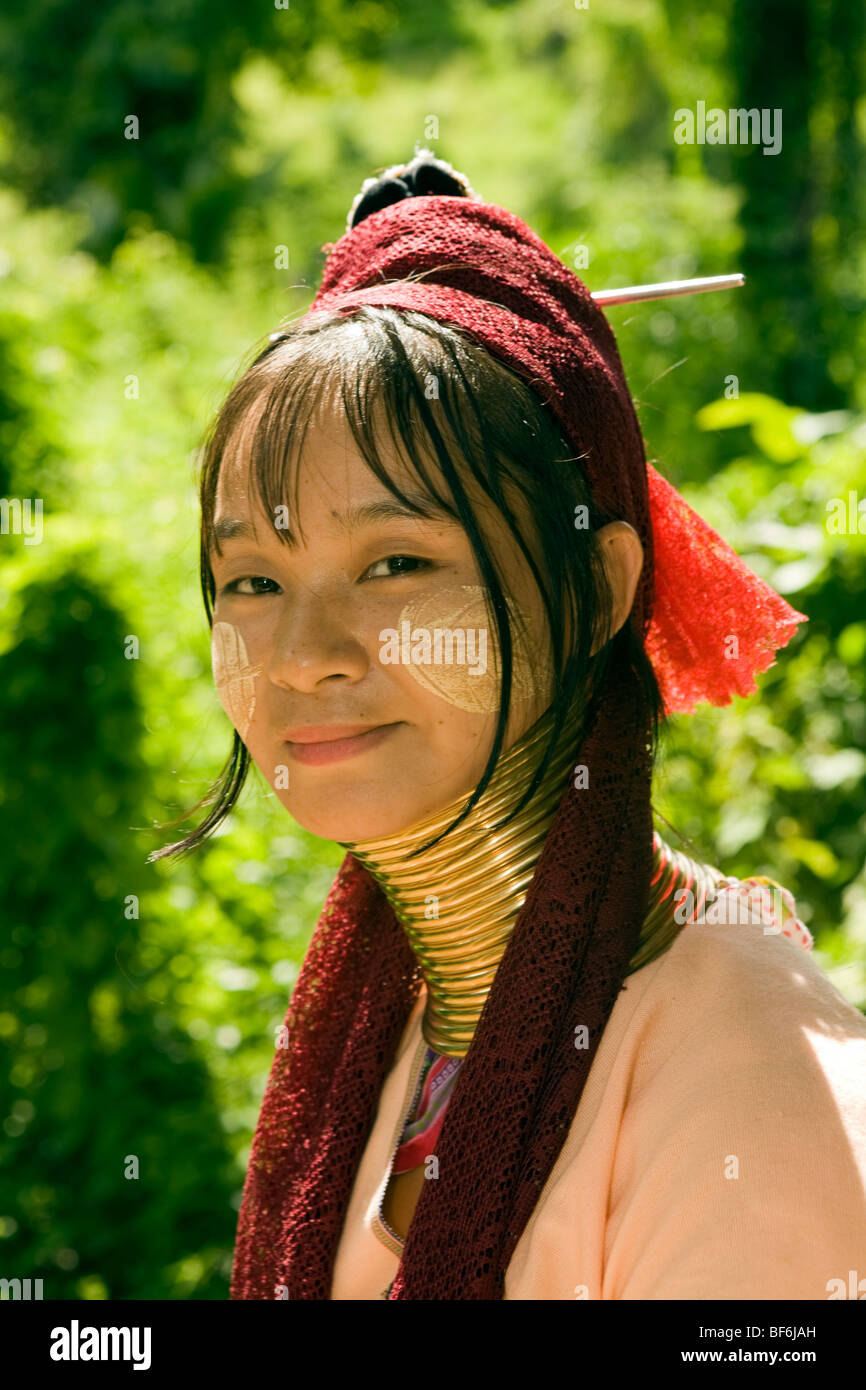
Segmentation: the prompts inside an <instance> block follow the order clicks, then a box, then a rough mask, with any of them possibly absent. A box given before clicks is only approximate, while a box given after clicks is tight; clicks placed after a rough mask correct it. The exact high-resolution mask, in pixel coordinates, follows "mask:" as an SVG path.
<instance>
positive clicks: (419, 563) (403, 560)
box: [367, 555, 431, 579]
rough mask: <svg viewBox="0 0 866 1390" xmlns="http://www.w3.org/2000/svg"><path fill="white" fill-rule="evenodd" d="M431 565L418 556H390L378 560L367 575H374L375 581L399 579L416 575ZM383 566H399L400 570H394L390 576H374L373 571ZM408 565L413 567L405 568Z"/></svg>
mask: <svg viewBox="0 0 866 1390" xmlns="http://www.w3.org/2000/svg"><path fill="white" fill-rule="evenodd" d="M430 564H431V562H430V561H429V560H419V559H418V557H417V556H416V555H389V556H388V557H387V558H386V559H384V560H377V561H376V563H375V564H374V565H371V566H370V568H369V569H368V570H367V574H368V575H372V576H373V578H374V579H399V578H400V576H401V575H404V574H415V573H416V571H417V570H418V569H429V568H430ZM381 565H397V566H399V568H398V569H396V570H394V569H392V570H391V572H390V573H388V574H373V571H374V570H377V569H379V567H380V566H381ZM406 565H408V566H411V568H409V569H405V568H404V566H406Z"/></svg>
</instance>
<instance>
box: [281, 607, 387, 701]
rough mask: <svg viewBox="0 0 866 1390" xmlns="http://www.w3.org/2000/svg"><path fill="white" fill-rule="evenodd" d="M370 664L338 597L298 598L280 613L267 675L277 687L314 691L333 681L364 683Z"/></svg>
mask: <svg viewBox="0 0 866 1390" xmlns="http://www.w3.org/2000/svg"><path fill="white" fill-rule="evenodd" d="M369 668H370V660H369V657H368V655H367V652H366V650H365V647H364V644H363V642H362V641H361V640H360V639H359V637H358V636H357V634H356V633H354V632H353V631H352V629H351V627H350V625H349V624H348V623H347V622H346V614H345V604H341V603H340V601H339V600H338V599H337V598H336V597H335V596H334V595H331V596H330V597H328V596H325V595H320V596H314V595H311V594H309V593H305V594H303V595H294V596H293V597H292V599H291V601H290V602H287V603H286V605H285V609H284V611H283V613H282V614H281V617H280V621H279V623H278V625H277V630H276V634H275V641H274V648H273V652H272V655H271V660H270V662H269V664H268V675H269V677H270V679H271V680H272V681H273V682H274V683H275V684H276V685H282V686H287V687H290V688H291V689H293V690H303V691H307V692H312V691H315V690H316V689H317V687H318V686H319V685H320V684H321V682H322V681H325V680H330V679H332V678H333V677H342V678H343V679H344V680H349V681H352V682H354V681H359V680H362V679H363V677H364V676H365V675H366V674H367V671H368V670H369Z"/></svg>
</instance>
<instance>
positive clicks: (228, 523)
mask: <svg viewBox="0 0 866 1390" xmlns="http://www.w3.org/2000/svg"><path fill="white" fill-rule="evenodd" d="M407 496H409V494H407ZM410 501H411V502H412V503H413V504H414V507H416V508H417V510H412V508H411V507H408V506H406V505H404V503H402V502H400V501H399V500H398V499H397V498H396V497H382V498H379V499H377V500H376V501H374V502H361V503H359V505H358V506H357V507H350V508H349V509H348V511H345V512H343V513H340V514H338V513H337V512H334V513H333V516H334V519H335V520H336V522H337V524H338V525H339V526H340V527H341V528H342V529H343V530H344V531H355V530H358V529H359V528H360V527H361V526H370V525H373V524H374V523H375V522H377V521H394V520H401V521H405V520H407V519H408V520H410V521H419V520H422V521H424V520H427V521H438V522H442V523H444V524H445V525H450V526H459V525H460V522H459V521H458V520H457V519H456V518H455V517H453V516H451V514H450V513H449V512H447V511H446V510H445V508H444V507H443V506H441V505H439V504H437V503H436V502H434V501H433V500H432V499H431V498H429V497H424V496H422V495H420V494H419V495H417V496H411V497H410ZM419 513H420V515H419ZM283 536H284V537H285V539H286V541H287V542H288V544H289V545H290V546H294V545H297V540H296V539H295V537H293V535H292V533H291V531H289V530H288V529H284V530H283ZM213 537H214V539H215V540H217V541H231V540H238V539H241V538H245V539H249V540H254V539H255V538H256V532H255V528H254V527H253V525H252V522H249V521H244V520H241V519H239V518H236V517H230V516H225V517H220V518H219V520H217V521H215V522H214V525H213Z"/></svg>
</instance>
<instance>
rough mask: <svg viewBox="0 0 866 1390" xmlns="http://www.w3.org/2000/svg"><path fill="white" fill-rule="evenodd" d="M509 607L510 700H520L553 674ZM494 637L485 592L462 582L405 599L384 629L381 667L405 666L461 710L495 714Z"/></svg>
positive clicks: (498, 678)
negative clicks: (394, 623)
mask: <svg viewBox="0 0 866 1390" xmlns="http://www.w3.org/2000/svg"><path fill="white" fill-rule="evenodd" d="M508 608H509V614H510V617H511V626H512V633H513V637H514V645H513V652H512V695H511V698H512V702H515V703H522V702H525V701H528V700H532V699H533V698H534V697H535V696H536V695H537V694H538V690H539V684H538V683H539V679H540V678H541V679H542V680H543V679H544V678H545V677H546V678H547V679H548V681H549V678H550V675H552V672H550V671H549V661H548V659H547V658H546V657H545V654H544V653H543V651H540V650H538V649H537V648H536V646H535V645H534V644H531V645H528V644H527V640H526V639H525V638H524V637H523V636H522V634H521V632H520V630H519V626H518V624H517V622H516V620H515V608H514V605H513V603H510V602H509V603H508ZM488 635H489V636H490V637H492V638H493V640H492V641H490V642H488ZM495 638H496V630H495V627H494V628H493V629H490V626H489V618H488V611H487V604H486V603H485V600H484V590H483V589H482V588H481V587H480V586H479V585H477V584H460V585H455V586H453V587H451V588H448V589H439V590H437V591H436V592H435V593H431V594H421V595H419V596H418V597H416V598H414V599H412V600H411V601H410V602H409V603H407V604H406V606H405V607H404V608H403V610H402V612H401V614H400V617H399V619H398V626H397V628H385V629H384V630H383V632H382V633H380V643H381V647H380V657H379V659H380V661H381V662H382V664H383V665H389V664H397V663H398V664H401V665H405V666H407V667H408V669H409V671H410V672H411V674H412V676H413V677H414V678H415V680H416V681H417V682H418V684H419V685H421V686H423V687H424V689H425V690H429V691H431V692H432V693H433V694H434V695H438V696H439V698H440V699H441V700H445V701H446V702H447V703H448V704H450V705H455V706H456V707H457V708H458V709H462V710H467V711H469V712H470V713H472V714H491V713H495V711H496V710H498V708H499V687H500V681H501V675H500V668H499V662H498V659H497V658H498V652H497V648H496V642H495ZM488 647H489V648H490V656H491V660H490V661H488V659H487V656H488Z"/></svg>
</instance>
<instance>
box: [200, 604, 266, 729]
mask: <svg viewBox="0 0 866 1390" xmlns="http://www.w3.org/2000/svg"><path fill="white" fill-rule="evenodd" d="M211 662H212V666H213V677H214V682H215V684H216V688H217V693H218V695H219V697H220V703H221V704H222V707H223V709H224V710H225V712H226V714H227V715H228V717H229V719H230V720H231V721H232V723H233V724H234V726H235V728H236V729H237V731H238V733H239V734H240V736H241V738H246V736H247V729H248V728H249V727H250V721H251V719H252V717H253V714H254V713H255V708H256V676H258V675H260V674H261V672H262V669H263V668H262V666H261V664H259V665H258V666H251V665H250V662H249V658H248V656H247V649H246V645H245V644H244V639H243V637H242V636H241V633H240V629H239V628H236V627H235V626H234V624H233V623H214V625H213V632H212V633H211Z"/></svg>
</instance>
